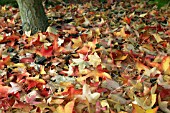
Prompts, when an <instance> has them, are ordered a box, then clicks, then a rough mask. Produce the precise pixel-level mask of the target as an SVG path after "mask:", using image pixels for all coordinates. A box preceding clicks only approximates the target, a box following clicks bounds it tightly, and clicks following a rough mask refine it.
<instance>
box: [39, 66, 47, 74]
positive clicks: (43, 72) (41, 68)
mask: <svg viewBox="0 0 170 113" xmlns="http://www.w3.org/2000/svg"><path fill="white" fill-rule="evenodd" d="M40 74H42V75H43V74H46V72H45V70H44V66H41V67H40Z"/></svg>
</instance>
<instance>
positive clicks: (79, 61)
mask: <svg viewBox="0 0 170 113" xmlns="http://www.w3.org/2000/svg"><path fill="white" fill-rule="evenodd" d="M79 56H80V58H79V59H72V60H73V62H74V64H72V65H73V66H74V65H78V69H79V71H80V73H83V72H84V69H85V67H86V66H88V65H89V64H88V62H87V61H85V60H84V57H85V56H84V55H83V54H79Z"/></svg>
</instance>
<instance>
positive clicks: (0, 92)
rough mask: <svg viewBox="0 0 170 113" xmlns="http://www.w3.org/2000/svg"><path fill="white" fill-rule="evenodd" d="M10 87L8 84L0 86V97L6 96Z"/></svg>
mask: <svg viewBox="0 0 170 113" xmlns="http://www.w3.org/2000/svg"><path fill="white" fill-rule="evenodd" d="M10 89H11V88H10V87H8V86H0V98H3V97H7V96H8V91H9V90H10Z"/></svg>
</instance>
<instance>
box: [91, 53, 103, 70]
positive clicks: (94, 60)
mask: <svg viewBox="0 0 170 113" xmlns="http://www.w3.org/2000/svg"><path fill="white" fill-rule="evenodd" d="M88 58H89V64H91V65H93V67H97V66H98V65H99V64H101V59H100V57H99V56H98V54H97V53H96V52H95V53H94V55H88Z"/></svg>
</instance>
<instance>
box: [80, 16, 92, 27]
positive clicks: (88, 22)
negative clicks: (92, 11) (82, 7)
mask: <svg viewBox="0 0 170 113" xmlns="http://www.w3.org/2000/svg"><path fill="white" fill-rule="evenodd" d="M82 24H83V25H84V26H88V25H90V24H91V22H90V21H89V20H88V19H87V18H86V17H85V16H84V22H83V23H82Z"/></svg>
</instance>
